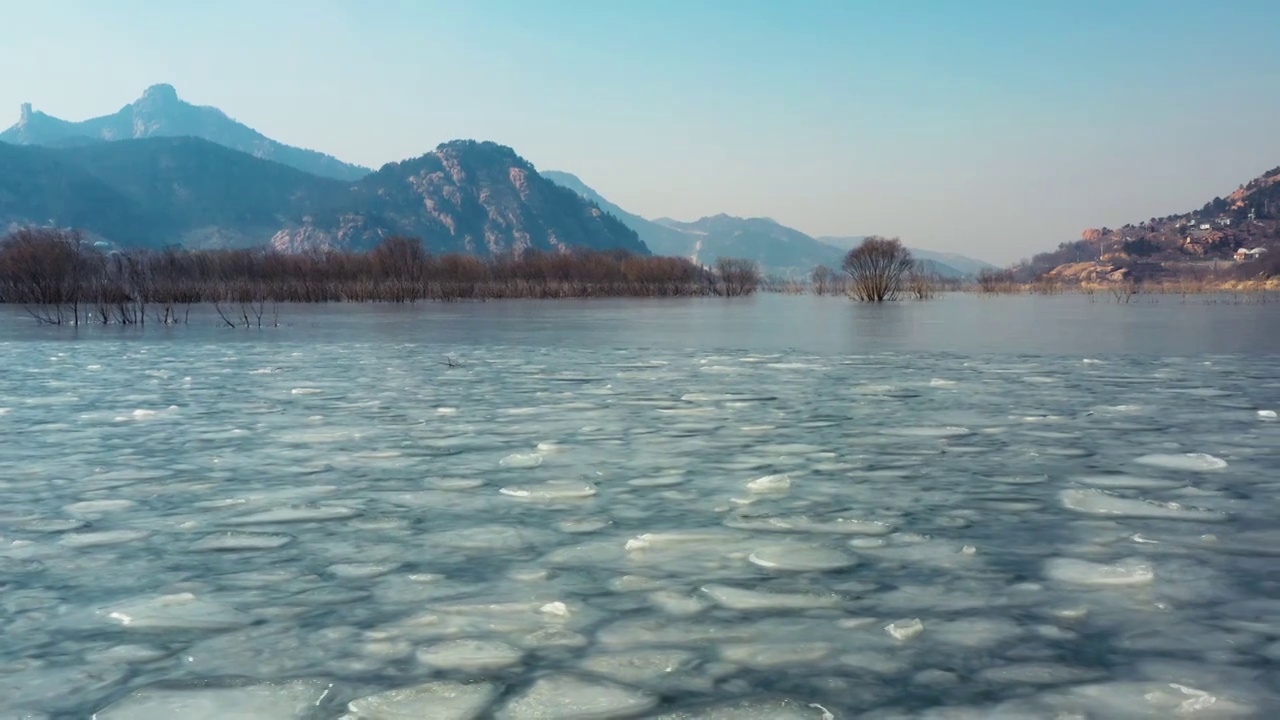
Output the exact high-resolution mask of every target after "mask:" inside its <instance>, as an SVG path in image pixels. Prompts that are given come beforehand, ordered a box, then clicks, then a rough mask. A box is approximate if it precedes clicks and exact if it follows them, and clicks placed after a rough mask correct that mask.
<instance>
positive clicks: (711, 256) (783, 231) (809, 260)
mask: <svg viewBox="0 0 1280 720" xmlns="http://www.w3.org/2000/svg"><path fill="white" fill-rule="evenodd" d="M545 177H547V178H548V179H550V180H552V181H554V182H556V183H558V184H560V185H563V186H564V187H567V188H569V189H570V190H573V191H574V192H576V193H578V194H579V195H581V196H582V197H584V198H587V199H589V200H591V201H593V202H595V203H596V204H597V205H599V206H600V207H601V208H604V209H606V210H608V211H609V212H611V213H612V214H613V215H616V216H617V217H618V218H619V219H621V220H622V221H623V222H624V223H626V224H627V226H628V227H630V228H631V229H633V230H635V231H636V233H637V234H638V235H639V237H640V239H641V240H643V241H644V242H645V244H646V245H648V246H649V248H650V249H651V250H653V252H655V253H657V254H659V255H670V256H674V257H685V258H689V259H691V260H693V261H694V262H697V263H700V264H703V265H713V264H715V261H716V260H717V259H718V258H721V257H734V258H746V259H750V260H755V261H756V262H757V263H759V265H760V267H761V269H762V270H764V272H766V273H768V274H772V275H783V276H790V277H804V276H807V275H808V274H809V273H810V272H811V271H812V270H813V268H815V267H817V266H818V265H830V266H831V267H839V265H840V260H841V257H842V255H843V253H841V252H839V251H837V250H835V249H834V248H832V247H831V246H829V245H825V244H823V243H820V242H818V241H817V240H815V239H813V238H811V237H809V236H808V235H805V234H804V233H802V232H800V231H799V230H793V229H791V228H789V227H786V226H784V225H780V224H778V223H777V222H775V221H773V220H770V219H767V218H739V217H733V216H730V215H723V214H722V215H716V216H713V217H704V218H702V219H700V220H695V221H693V222H679V221H677V220H672V219H670V218H660V219H657V220H648V219H646V218H643V217H640V216H639V215H636V214H635V213H631V212H628V211H626V210H623V209H622V208H620V207H618V206H617V205H615V204H613V203H612V202H610V201H608V200H607V199H605V198H604V197H603V196H601V195H600V193H598V192H596V191H595V190H593V189H592V188H591V187H589V186H588V185H587V184H586V183H584V182H582V181H581V180H580V179H578V178H577V177H576V176H574V175H571V174H569V173H564V172H556V171H548V172H547V173H545Z"/></svg>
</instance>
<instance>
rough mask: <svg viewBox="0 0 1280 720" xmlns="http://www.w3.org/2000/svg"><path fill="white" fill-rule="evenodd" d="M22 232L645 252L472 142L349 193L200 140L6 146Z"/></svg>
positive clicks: (561, 193)
mask: <svg viewBox="0 0 1280 720" xmlns="http://www.w3.org/2000/svg"><path fill="white" fill-rule="evenodd" d="M25 224H37V225H49V224H52V225H59V226H66V227H76V228H80V229H82V230H84V231H86V232H87V233H88V234H89V235H90V236H91V237H94V238H101V239H105V240H108V241H111V242H114V243H116V244H119V245H121V246H126V247H161V246H164V245H169V244H181V245H184V246H188V247H247V246H258V245H264V244H271V245H273V246H275V247H276V248H278V249H281V250H303V249H323V248H336V249H349V250H366V249H369V248H371V247H372V246H374V245H375V244H377V243H378V242H379V241H381V240H382V239H383V238H385V237H388V236H390V235H396V234H404V235H411V236H415V237H420V238H422V239H423V241H424V242H425V243H426V245H427V247H428V249H429V250H431V251H433V252H450V251H466V252H474V253H480V254H486V253H497V252H504V251H508V250H518V249H522V248H538V249H543V250H557V249H562V248H567V247H586V248H592V249H615V248H622V249H625V250H628V251H631V252H636V253H643V254H647V252H648V251H647V248H646V247H645V246H644V244H643V243H642V242H640V240H639V238H638V237H637V236H636V234H635V232H634V231H632V230H630V229H628V228H627V227H626V226H625V225H624V224H623V223H622V222H621V221H619V220H618V219H617V218H614V217H613V216H611V215H609V214H608V213H606V212H604V211H602V210H601V209H600V208H598V207H597V206H596V205H595V204H593V203H591V202H589V201H587V200H584V199H583V198H581V197H579V196H578V195H577V194H576V193H574V192H572V191H571V190H568V189H566V188H562V187H560V186H558V185H555V184H554V183H552V182H551V181H549V180H546V179H544V178H542V177H541V176H540V175H538V173H537V171H536V170H535V169H534V168H533V166H532V165H530V164H529V163H528V162H526V161H525V160H524V159H522V158H520V157H519V156H518V155H516V153H515V152H514V151H513V150H511V149H510V148H506V147H503V146H501V145H497V144H494V143H478V142H474V141H455V142H451V143H445V144H443V145H440V146H439V147H438V148H437V149H436V150H435V151H434V152H431V153H427V154H426V155H423V156H422V157H419V158H416V159H413V160H406V161H404V162H401V163H392V164H389V165H387V166H385V167H383V168H382V169H381V170H379V171H378V172H376V173H373V174H371V175H368V176H366V177H363V178H362V179H360V180H359V181H356V182H354V183H351V182H343V181H340V180H334V179H331V178H322V177H317V176H315V175H310V174H308V173H304V172H301V171H299V170H296V169H294V168H292V167H288V166H285V165H282V164H280V163H276V162H272V161H268V160H263V159H261V158H257V157H253V156H251V155H248V154H246V153H243V152H238V151H235V150H231V149H228V148H225V147H222V146H220V145H218V144H215V143H212V142H209V141H206V140H200V139H197V138H187V137H183V138H165V137H159V138H148V139H142V140H122V141H116V142H98V143H91V144H88V145H77V146H72V147H62V148H47V147H35V146H15V145H9V144H5V143H0V230H2V229H4V228H6V227H12V226H16V225H25Z"/></svg>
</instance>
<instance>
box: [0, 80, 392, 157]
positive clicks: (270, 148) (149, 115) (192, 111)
mask: <svg viewBox="0 0 1280 720" xmlns="http://www.w3.org/2000/svg"><path fill="white" fill-rule="evenodd" d="M151 137H197V138H202V139H204V140H208V141H210V142H214V143H217V144H219V145H222V146H224V147H228V148H232V149H234V150H239V151H241V152H245V153H248V154H250V155H253V156H254V157H258V158H262V159H265V160H274V161H276V162H278V163H281V164H283V165H288V166H290V167H293V168H296V169H298V170H302V171H303V172H308V173H311V174H312V175H319V176H321V177H328V178H334V179H338V180H348V181H354V180H358V179H360V178H361V177H364V176H365V175H368V174H369V173H370V172H371V171H370V170H369V169H368V168H363V167H360V166H358V165H351V164H348V163H344V162H342V161H341V160H338V159H337V158H334V157H331V156H329V155H325V154H323V153H319V152H316V151H314V150H305V149H302V148H297V147H292V146H289V145H285V144H283V143H279V142H276V141H275V140H272V139H270V138H268V137H266V136H264V135H263V134H262V133H260V132H258V131H257V130H254V129H252V128H250V127H247V126H245V125H243V124H241V123H238V122H236V121H235V120H232V119H231V118H229V117H227V116H226V114H224V113H223V112H222V111H221V110H218V109H216V108H211V107H201V106H198V105H192V104H190V103H187V102H184V101H183V100H181V99H179V98H178V93H177V91H176V90H174V88H173V86H171V85H152V86H151V87H149V88H147V89H146V91H145V92H144V93H143V94H142V97H140V98H138V99H137V100H135V101H134V102H132V103H129V104H128V105H125V106H124V107H123V108H121V109H120V110H119V112H116V113H115V114H112V115H103V116H101V117H96V118H92V119H89V120H84V121H82V122H68V121H66V120H60V119H58V118H56V117H53V116H51V115H46V114H45V113H42V112H39V111H36V110H33V109H32V108H31V104H30V103H24V104H23V105H22V109H21V115H20V117H19V119H18V123H17V124H16V125H14V126H13V127H10V128H9V129H8V130H5V131H4V132H3V133H0V142H6V143H11V144H15V145H44V146H49V147H67V146H69V145H83V144H89V143H92V142H93V141H95V140H127V139H139V138H151Z"/></svg>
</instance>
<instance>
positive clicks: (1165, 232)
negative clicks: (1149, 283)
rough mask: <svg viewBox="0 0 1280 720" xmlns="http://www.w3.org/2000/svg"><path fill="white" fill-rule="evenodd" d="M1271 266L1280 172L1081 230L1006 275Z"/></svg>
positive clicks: (1179, 272)
mask: <svg viewBox="0 0 1280 720" xmlns="http://www.w3.org/2000/svg"><path fill="white" fill-rule="evenodd" d="M1242 251H1244V252H1242ZM1249 251H1252V252H1249ZM1278 261H1280V167H1276V168H1272V169H1271V170H1269V171H1267V172H1265V173H1263V174H1262V175H1260V176H1258V177H1256V178H1254V179H1253V180H1250V181H1249V182H1247V183H1245V184H1243V185H1240V186H1239V187H1238V188H1237V189H1236V190H1235V191H1234V192H1232V193H1229V194H1227V196H1226V197H1215V198H1214V199H1213V200H1210V201H1209V202H1206V203H1205V204H1204V206H1202V207H1201V208H1200V209H1199V210H1192V211H1189V212H1181V213H1175V214H1173V215H1166V216H1164V217H1153V218H1149V219H1147V220H1141V221H1139V222H1138V223H1136V224H1134V223H1129V224H1126V225H1123V226H1121V227H1119V228H1107V227H1102V228H1089V229H1086V230H1085V231H1083V232H1082V233H1081V234H1080V239H1079V240H1076V241H1073V242H1064V243H1061V244H1060V245H1058V247H1057V249H1056V250H1051V251H1049V252H1044V253H1040V254H1039V255H1036V256H1035V257H1033V258H1031V259H1030V260H1028V261H1024V262H1023V263H1020V264H1018V265H1017V266H1015V267H1014V268H1013V270H1014V272H1015V276H1016V277H1017V278H1018V279H1020V280H1024V281H1029V280H1034V279H1036V278H1039V277H1041V276H1044V275H1046V274H1047V275H1050V276H1052V277H1054V278H1058V279H1065V280H1097V279H1111V280H1117V279H1130V280H1151V279H1159V278H1160V277H1178V276H1183V275H1188V276H1189V275H1193V274H1196V273H1202V272H1203V271H1204V270H1205V269H1206V268H1210V267H1216V266H1219V265H1221V266H1222V267H1221V268H1220V269H1227V268H1232V267H1234V269H1236V270H1239V271H1240V272H1242V273H1245V274H1248V273H1253V274H1257V273H1259V272H1266V273H1270V272H1273V271H1274V272H1276V273H1280V262H1278ZM1224 263H1225V264H1224Z"/></svg>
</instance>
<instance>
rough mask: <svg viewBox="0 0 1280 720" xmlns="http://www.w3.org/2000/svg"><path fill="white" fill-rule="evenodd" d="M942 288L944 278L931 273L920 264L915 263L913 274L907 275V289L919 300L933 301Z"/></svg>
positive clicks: (912, 269)
mask: <svg viewBox="0 0 1280 720" xmlns="http://www.w3.org/2000/svg"><path fill="white" fill-rule="evenodd" d="M940 287H942V276H940V275H938V273H935V272H930V271H928V270H926V269H925V268H924V266H922V265H921V264H920V263H918V262H917V263H915V265H914V266H913V267H912V268H911V272H909V273H907V289H908V290H910V291H911V295H912V296H913V297H915V299H917V300H931V299H933V296H935V295H937V294H938V288H940Z"/></svg>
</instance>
